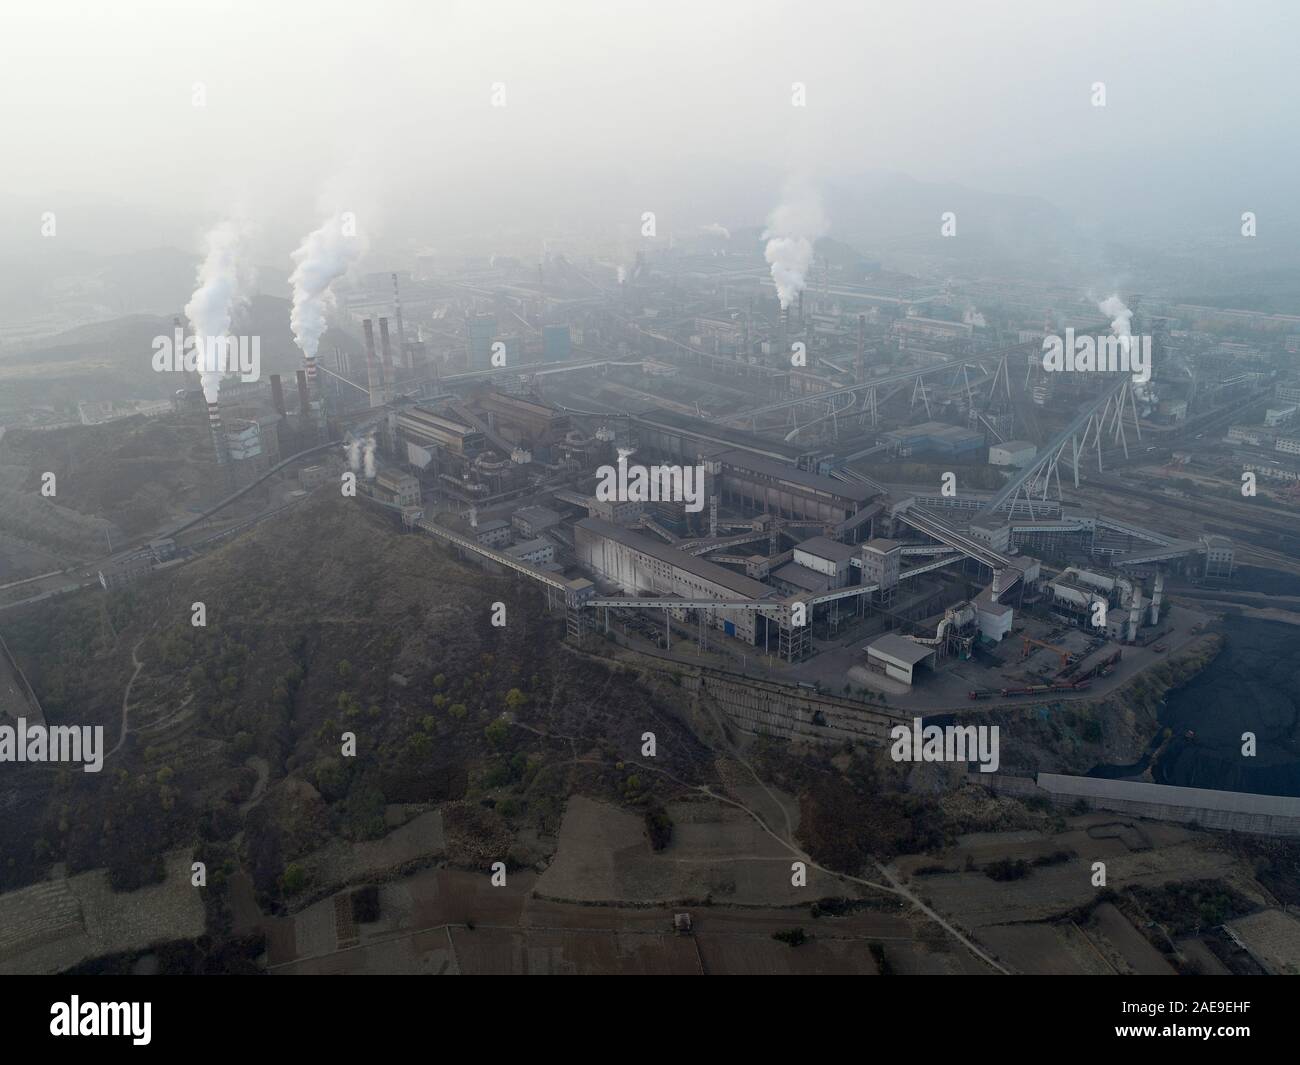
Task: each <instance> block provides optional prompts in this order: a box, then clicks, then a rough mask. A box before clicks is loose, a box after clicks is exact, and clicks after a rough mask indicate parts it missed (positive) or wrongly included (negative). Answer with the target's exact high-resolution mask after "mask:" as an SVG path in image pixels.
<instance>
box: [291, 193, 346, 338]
mask: <svg viewBox="0 0 1300 1065" xmlns="http://www.w3.org/2000/svg"><path fill="white" fill-rule="evenodd" d="M360 255H361V240H360V238H358V237H355V236H348V235H347V234H345V233H344V232H343V220H342V218H341V217H339V216H335V217H333V218H328V219H326V220H325V222H324V223H323V224H322V225H321V227H320V228H319V229H317V230H314V231H313V232H311V233H309V234H307V236H306V237H305V238H303V242H302V244H301V245H300V246H299V247H298V249H297V251H295V252H294V253H293V255H292V256H291V258H292V259H293V261H294V263H295V266H294V271H293V273H292V274H290V275H289V283H290V284H291V285H293V310H292V311H291V312H290V315H289V325H290V328H292V329H293V338H294V340H296V341H297V342H298V347H300V348H302V353H303V354H304V355H307V356H309V357H314V356H315V354H316V349H317V347H319V345H320V338H321V334H322V333H324V332H325V325H326V320H327V318H328V317H329V313H330V311H332V310H333V309H334V291H333V289H332V288H331V286H332V285H333V284H334V282H335V281H337V280H338V279H339V278H340V277H342V276H343V275H344V274H346V273H347V271H348V267H349V266H351V265H352V263H353V262H355V261H356V259H357V258H358V257H359V256H360Z"/></svg>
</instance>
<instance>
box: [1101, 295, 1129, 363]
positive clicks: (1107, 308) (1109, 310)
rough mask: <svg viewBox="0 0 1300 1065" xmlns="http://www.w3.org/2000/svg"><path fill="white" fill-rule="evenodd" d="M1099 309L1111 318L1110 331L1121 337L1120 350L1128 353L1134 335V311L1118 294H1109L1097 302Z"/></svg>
mask: <svg viewBox="0 0 1300 1065" xmlns="http://www.w3.org/2000/svg"><path fill="white" fill-rule="evenodd" d="M1097 309H1098V310H1100V311H1101V313H1102V314H1104V315H1105V316H1106V317H1107V318H1109V319H1110V331H1111V332H1112V333H1114V334H1115V335H1116V336H1117V337H1119V338H1120V350H1121V352H1122V353H1124V354H1127V352H1128V350H1129V345H1130V337H1132V335H1133V312H1132V311H1130V310H1129V309H1128V307H1126V306H1125V305H1124V301H1123V300H1121V299H1120V298H1119V297H1118V296H1108V297H1106V299H1104V300H1102V301H1101V302H1100V303H1099V304H1097Z"/></svg>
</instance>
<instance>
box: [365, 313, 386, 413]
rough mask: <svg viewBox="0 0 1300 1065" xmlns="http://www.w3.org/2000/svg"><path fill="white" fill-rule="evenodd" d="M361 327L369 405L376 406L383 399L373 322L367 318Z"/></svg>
mask: <svg viewBox="0 0 1300 1065" xmlns="http://www.w3.org/2000/svg"><path fill="white" fill-rule="evenodd" d="M361 328H362V330H363V331H364V332H365V334H366V386H367V387H368V388H369V389H370V405H371V406H372V407H378V406H379V405H380V404H382V403H383V401H384V400H383V391H384V385H383V380H382V377H381V375H380V370H379V360H378V359H377V358H376V357H375V323H374V322H372V321H371V320H370V319H369V318H367V319H366V320H365V321H363V322H362V323H361Z"/></svg>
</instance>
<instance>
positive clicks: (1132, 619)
mask: <svg viewBox="0 0 1300 1065" xmlns="http://www.w3.org/2000/svg"><path fill="white" fill-rule="evenodd" d="M1141 624H1142V593H1141V592H1139V591H1138V590H1137V589H1134V590H1133V605H1132V606H1130V607H1129V610H1128V642H1129V643H1137V638H1138V626H1139V625H1141Z"/></svg>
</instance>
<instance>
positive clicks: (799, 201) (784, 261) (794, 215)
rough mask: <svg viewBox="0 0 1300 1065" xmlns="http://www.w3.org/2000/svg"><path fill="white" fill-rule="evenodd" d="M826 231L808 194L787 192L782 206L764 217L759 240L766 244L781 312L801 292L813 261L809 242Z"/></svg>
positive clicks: (818, 207) (814, 199)
mask: <svg viewBox="0 0 1300 1065" xmlns="http://www.w3.org/2000/svg"><path fill="white" fill-rule="evenodd" d="M826 229H827V221H826V215H825V214H824V213H823V212H822V206H821V202H820V201H819V200H818V199H817V197H816V196H815V195H814V194H812V193H811V192H806V191H805V192H802V193H799V194H791V193H790V192H787V194H786V202H785V203H783V204H782V205H781V206H780V207H778V208H777V209H776V210H775V211H773V212H772V213H771V214H770V215H769V216H768V219H767V229H765V230H764V231H763V239H764V240H766V241H767V248H766V250H765V251H764V256H765V257H766V259H767V261H768V264H769V265H770V266H771V267H772V280H773V282H775V284H776V294H777V297H778V298H779V299H780V300H781V309H782V310H785V309H786V308H787V307H789V306H790V304H791V303H792V302H793V301H794V298H795V297H796V296H797V295H799V293H800V292H802V291H803V289H804V286H805V285H806V283H807V282H806V277H807V274H808V267H810V266H811V265H812V261H813V242H814V241H815V240H816V239H817V238H818V237H820V236H822V235H824V234H825V232H826Z"/></svg>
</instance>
